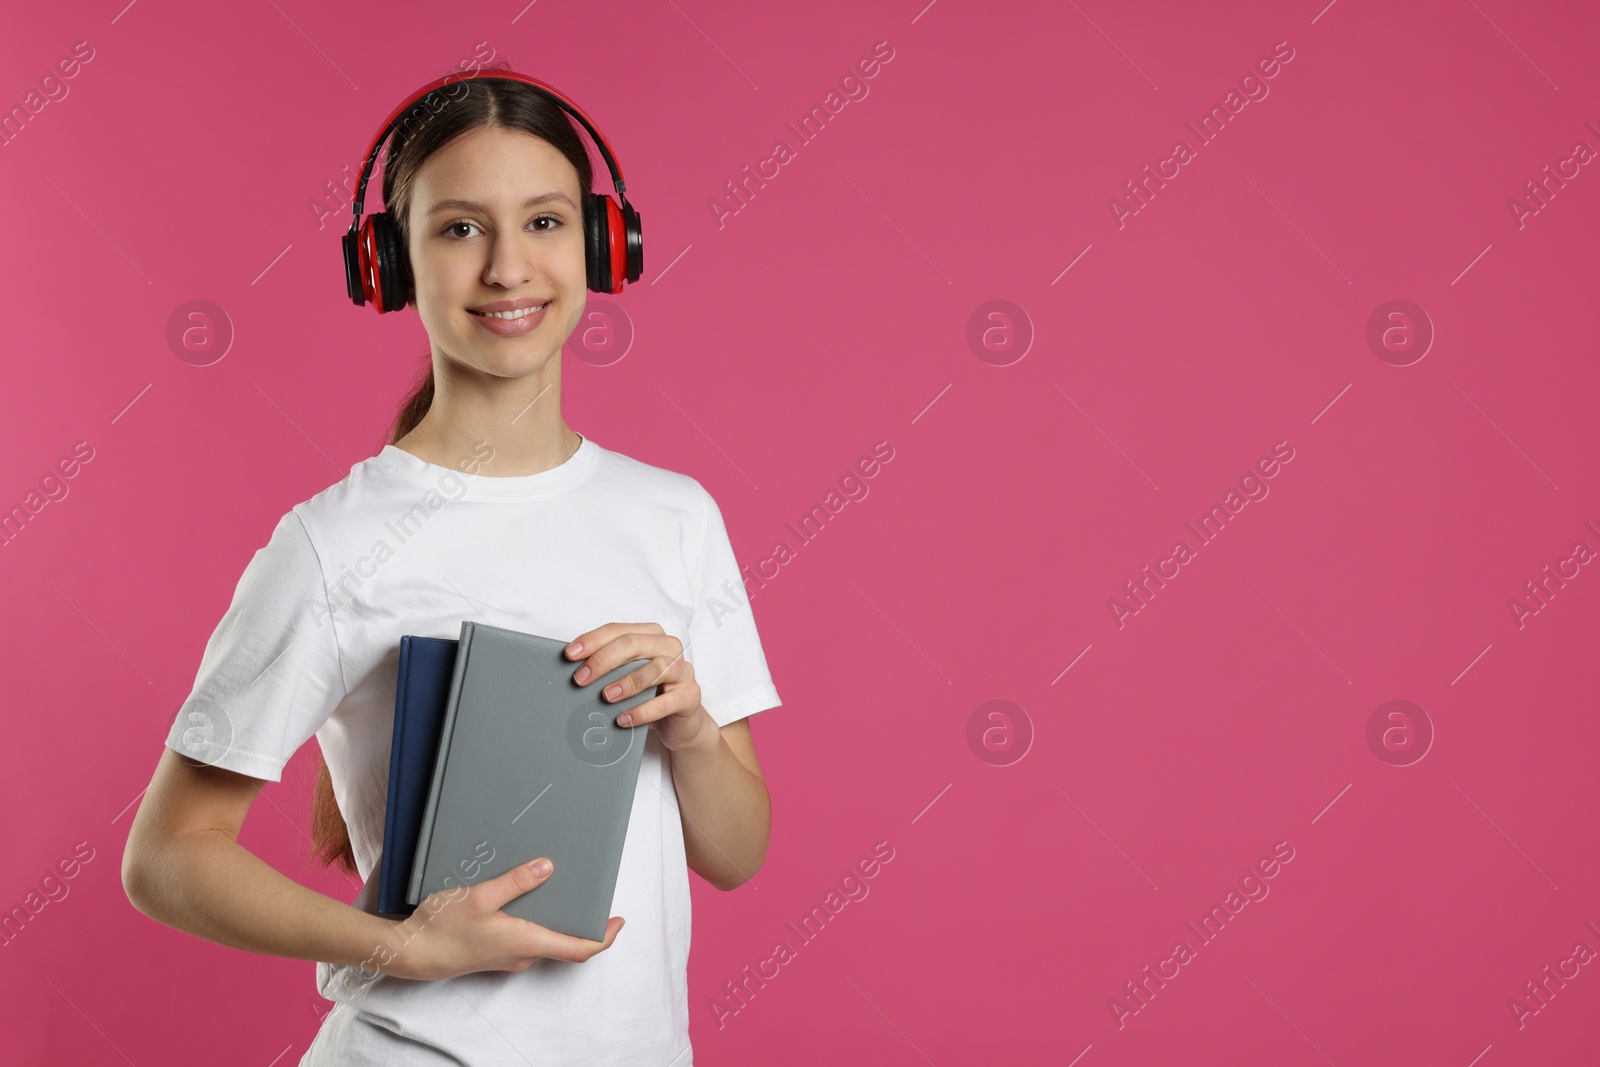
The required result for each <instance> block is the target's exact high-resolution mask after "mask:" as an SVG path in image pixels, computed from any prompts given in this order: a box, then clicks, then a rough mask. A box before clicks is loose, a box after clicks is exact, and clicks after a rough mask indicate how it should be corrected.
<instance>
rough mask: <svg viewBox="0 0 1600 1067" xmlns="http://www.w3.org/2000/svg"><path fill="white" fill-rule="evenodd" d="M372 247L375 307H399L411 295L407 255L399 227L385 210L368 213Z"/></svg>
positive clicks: (401, 306) (409, 265) (403, 304)
mask: <svg viewBox="0 0 1600 1067" xmlns="http://www.w3.org/2000/svg"><path fill="white" fill-rule="evenodd" d="M372 247H373V251H374V253H375V254H376V256H377V262H376V264H375V266H376V267H377V274H378V295H379V298H380V302H379V304H378V311H379V313H382V312H385V311H399V310H400V309H401V308H403V307H405V306H406V300H407V299H409V298H410V296H411V257H410V256H408V255H407V254H406V250H405V248H404V247H403V246H402V243H401V240H400V228H399V227H398V226H396V225H395V224H394V219H393V217H392V216H390V214H389V213H388V212H387V211H380V212H378V213H377V214H376V215H374V216H372Z"/></svg>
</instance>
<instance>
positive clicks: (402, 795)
mask: <svg viewBox="0 0 1600 1067" xmlns="http://www.w3.org/2000/svg"><path fill="white" fill-rule="evenodd" d="M457 647H459V642H458V641H457V640H456V639H455V638H453V637H415V636H412V635H410V634H407V635H405V636H403V637H401V638H400V673H399V676H398V679H397V681H396V684H395V694H394V741H393V746H392V748H391V749H390V752H389V804H388V809H387V810H386V811H385V813H384V818H383V856H382V859H381V861H380V865H379V870H378V914H379V915H394V916H406V915H410V914H411V913H412V912H414V911H416V909H417V906H416V905H415V904H408V903H406V885H407V883H408V882H409V881H410V878H411V867H412V863H413V861H414V860H415V858H416V855H417V835H418V833H419V832H420V831H421V829H422V813H423V809H425V808H426V807H427V805H428V789H429V787H430V786H431V784H432V782H433V764H434V760H435V758H436V757H437V756H438V753H439V737H440V733H441V731H442V729H443V727H444V718H445V706H446V704H447V703H448V702H449V698H450V680H451V678H452V676H453V675H454V674H455V666H456V649H457Z"/></svg>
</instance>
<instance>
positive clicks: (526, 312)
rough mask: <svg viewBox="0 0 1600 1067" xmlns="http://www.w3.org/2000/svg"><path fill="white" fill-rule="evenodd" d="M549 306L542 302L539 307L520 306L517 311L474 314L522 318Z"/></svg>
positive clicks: (498, 317)
mask: <svg viewBox="0 0 1600 1067" xmlns="http://www.w3.org/2000/svg"><path fill="white" fill-rule="evenodd" d="M549 306H550V305H548V304H540V305H539V306H538V307H527V308H518V309H517V310H516V311H474V312H473V314H474V315H483V316H484V317H486V318H491V319H521V318H526V317H527V316H529V315H532V314H535V313H537V312H540V311H543V310H544V309H545V308H547V307H549Z"/></svg>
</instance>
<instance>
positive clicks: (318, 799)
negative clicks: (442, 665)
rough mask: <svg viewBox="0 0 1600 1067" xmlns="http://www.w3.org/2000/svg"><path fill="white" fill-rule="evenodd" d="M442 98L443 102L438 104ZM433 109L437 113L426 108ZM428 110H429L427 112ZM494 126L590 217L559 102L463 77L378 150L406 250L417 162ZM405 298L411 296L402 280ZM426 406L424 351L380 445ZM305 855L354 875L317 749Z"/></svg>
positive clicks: (587, 174) (429, 379)
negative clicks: (564, 175)
mask: <svg viewBox="0 0 1600 1067" xmlns="http://www.w3.org/2000/svg"><path fill="white" fill-rule="evenodd" d="M496 69H509V68H508V67H506V66H505V65H504V64H495V65H494V66H492V67H486V68H482V71H483V73H485V74H491V77H492V71H494V70H496ZM441 98H443V102H442V104H441ZM432 109H437V110H432ZM430 110H431V114H430ZM484 126H493V127H499V128H502V129H508V130H521V131H522V132H524V133H530V134H532V135H533V136H535V137H538V138H540V139H541V140H544V141H548V142H549V143H550V145H551V146H552V147H554V148H555V149H556V150H557V151H559V152H560V153H561V154H562V155H563V156H565V157H566V158H567V162H569V163H571V164H572V166H573V169H574V170H576V171H577V172H578V191H579V193H580V194H581V195H580V200H582V202H583V216H584V217H583V222H584V223H585V224H587V222H588V217H589V203H588V193H589V191H590V188H591V186H592V184H593V181H594V171H593V167H592V166H591V164H590V162H589V153H588V149H587V148H585V146H584V143H583V141H582V139H581V138H580V137H579V136H578V131H577V127H576V126H575V124H574V122H573V120H572V119H571V118H569V117H568V115H567V113H566V111H564V110H563V109H562V108H561V107H560V106H559V105H558V104H556V103H555V102H554V101H552V100H550V98H549V97H547V96H545V95H544V94H543V93H541V92H539V91H538V90H536V89H534V88H533V87H532V86H530V85H528V84H526V83H525V82H519V81H509V80H501V79H493V80H482V79H481V78H465V79H462V80H461V81H458V82H454V83H452V84H451V85H450V86H449V87H446V88H443V89H440V90H438V91H436V92H435V93H430V94H429V95H428V96H427V97H424V98H423V99H422V100H419V101H417V103H416V104H415V105H414V106H413V107H412V110H411V112H409V113H408V115H407V116H406V117H404V118H402V120H401V122H400V123H399V125H398V126H397V127H396V129H395V133H394V136H393V137H392V138H391V139H390V142H389V146H388V148H387V150H386V152H385V155H384V163H383V203H384V210H386V211H387V212H389V214H390V217H391V218H392V219H393V220H394V222H395V225H396V228H397V229H398V230H399V232H400V237H401V241H402V245H403V247H405V248H407V249H409V248H410V246H411V245H410V232H409V221H410V220H409V216H410V213H411V198H412V195H413V193H414V191H415V183H416V176H417V171H418V169H419V168H421V166H422V165H423V163H425V162H427V160H428V159H429V158H430V157H431V156H432V155H433V154H434V153H435V152H438V151H439V150H440V149H442V148H444V147H445V146H447V145H449V144H451V143H452V142H454V141H455V140H456V138H458V137H460V136H461V135H463V134H465V133H467V132H468V131H471V130H475V129H478V128H479V127H484ZM407 290H408V292H407V295H406V303H407V304H408V305H409V304H411V303H412V300H413V299H414V296H415V293H414V291H413V287H412V286H411V285H410V284H408V285H407ZM432 404H433V361H432V353H431V349H430V352H429V353H428V356H427V364H426V367H425V370H424V373H423V374H422V375H421V376H420V378H419V379H418V381H417V384H416V385H415V386H414V387H413V388H412V390H411V393H410V395H409V396H407V397H406V399H405V400H404V401H403V402H402V403H401V404H400V407H399V409H398V411H397V412H396V415H395V419H394V423H393V424H392V425H391V426H390V428H389V434H388V440H387V441H385V442H384V443H385V444H396V443H398V442H399V441H400V439H401V438H402V437H404V436H406V434H408V433H410V432H411V431H412V430H414V429H415V428H416V427H417V424H418V423H420V422H421V421H422V418H423V416H424V415H426V414H427V413H428V408H429V407H430V406H432ZM311 838H312V841H311V845H312V854H313V856H314V857H315V858H316V859H317V860H319V861H320V862H321V863H322V865H323V866H324V867H327V866H330V865H332V864H334V863H337V864H338V865H339V866H340V868H341V869H343V870H344V871H346V872H347V873H349V874H353V875H359V873H360V872H359V871H358V870H357V868H356V859H355V852H354V851H353V850H352V849H351V847H350V830H349V827H348V826H346V824H345V821H344V816H343V815H342V814H341V813H340V811H339V804H338V801H337V800H336V799H335V798H334V795H333V778H332V777H331V776H330V775H329V773H328V764H327V762H326V761H325V760H324V759H323V758H322V752H321V748H320V747H319V748H318V751H317V781H316V786H315V789H314V792H313V794H312V799H311Z"/></svg>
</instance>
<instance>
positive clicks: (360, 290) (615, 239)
mask: <svg viewBox="0 0 1600 1067" xmlns="http://www.w3.org/2000/svg"><path fill="white" fill-rule="evenodd" d="M479 78H498V79H500V80H502V81H518V82H523V83H524V84H527V85H531V86H533V87H534V88H535V89H537V90H538V91H539V92H540V93H542V94H544V95H545V96H547V97H549V98H550V99H551V100H552V101H553V102H554V103H556V104H557V105H559V106H560V107H561V109H562V110H564V111H566V112H567V113H568V114H570V115H571V116H572V117H573V118H575V119H577V120H578V122H579V123H580V124H581V125H582V126H583V128H584V129H586V130H588V131H589V136H590V137H591V138H593V139H594V143H595V145H596V146H597V147H598V148H599V149H600V154H601V155H602V156H604V157H605V161H606V167H607V168H608V169H610V171H611V182H612V184H613V185H615V186H616V189H617V200H616V201H613V200H612V199H611V197H609V196H607V195H605V194H604V193H595V192H590V191H587V190H585V191H584V194H583V195H584V200H585V201H586V202H585V204H584V205H583V207H584V211H583V216H584V231H583V233H584V264H585V266H586V268H587V271H588V275H589V278H588V281H589V288H590V289H591V290H593V291H594V292H597V293H620V292H622V287H623V285H624V284H625V283H626V282H636V281H638V280H639V275H640V274H642V273H643V272H644V235H643V232H642V231H641V230H640V228H639V213H638V212H637V211H635V210H634V209H633V207H632V206H631V205H630V204H629V203H628V197H627V193H626V192H625V189H626V185H625V183H624V182H623V180H622V168H621V167H619V166H618V165H617V160H616V157H615V156H613V155H612V154H611V146H610V145H609V144H607V143H606V139H605V137H604V135H602V134H601V133H600V131H599V130H597V129H596V128H595V126H594V123H592V122H590V121H589V118H588V116H587V115H585V114H584V113H583V112H582V111H580V110H579V109H578V106H577V105H576V104H574V103H572V101H570V100H568V99H567V98H566V97H564V96H562V95H561V94H560V93H559V92H557V91H556V90H555V89H553V88H551V87H550V86H548V85H546V84H544V83H543V82H541V81H539V80H537V79H535V78H530V77H528V76H527V75H526V74H518V73H516V72H515V71H509V70H506V71H498V70H497V71H493V72H490V71H475V72H472V73H467V72H464V71H456V72H454V73H451V74H447V75H445V76H444V77H443V78H440V79H439V80H438V81H435V82H432V83H430V84H428V85H425V86H423V87H422V88H421V89H418V90H417V91H416V92H414V93H412V94H411V96H410V97H409V98H407V100H406V101H405V103H403V104H401V105H400V106H399V107H397V108H395V109H394V112H393V113H392V114H391V115H390V116H389V120H388V121H387V122H386V123H384V126H383V129H382V130H380V131H379V132H378V136H377V137H376V138H374V139H373V142H372V147H371V148H369V149H368V150H367V158H366V161H365V162H364V163H363V164H362V166H361V183H360V184H359V185H357V186H356V199H355V203H354V204H352V205H351V211H352V212H353V213H354V215H355V218H354V219H353V220H352V221H351V223H350V232H349V233H347V234H345V235H344V276H345V288H346V290H348V291H349V293H350V299H351V300H352V301H354V302H355V304H356V306H358V307H359V306H360V305H362V304H365V303H371V304H372V306H373V307H374V308H376V309H377V311H378V312H379V314H382V313H383V312H385V311H398V310H400V309H401V308H403V307H405V306H406V301H407V300H408V299H410V298H411V295H412V284H413V283H412V278H411V259H410V257H409V256H408V255H407V254H406V249H405V246H404V244H403V242H402V241H401V239H400V229H399V227H398V226H397V225H396V224H395V221H394V218H393V216H391V215H390V214H389V212H388V211H387V210H385V211H380V212H378V213H377V214H375V215H371V216H368V218H367V220H366V221H365V222H362V221H361V209H362V205H363V203H364V202H365V200H366V196H367V181H368V179H369V178H371V176H372V165H373V163H375V162H376V161H377V158H378V149H379V147H380V146H381V145H382V144H383V142H384V140H385V139H386V138H387V137H388V136H389V134H390V133H391V132H392V131H393V130H394V128H395V127H396V126H397V125H399V124H400V121H401V118H402V116H404V115H405V114H406V113H407V112H409V111H411V110H412V109H413V107H416V108H417V109H418V110H420V109H421V108H422V107H424V106H425V107H427V108H429V109H430V110H431V111H433V112H437V111H438V110H439V109H440V108H442V107H443V106H444V105H445V103H446V98H453V99H459V98H460V97H461V96H464V95H466V85H465V82H466V81H468V80H475V79H479ZM453 85H460V86H461V89H462V92H460V93H454V94H453V93H451V92H450V91H449V90H448V89H446V87H447V86H453ZM440 90H444V91H443V92H440ZM435 93H437V95H436V96H434V97H433V98H432V99H426V98H428V97H429V95H430V94H435ZM619 202H620V203H619Z"/></svg>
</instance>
